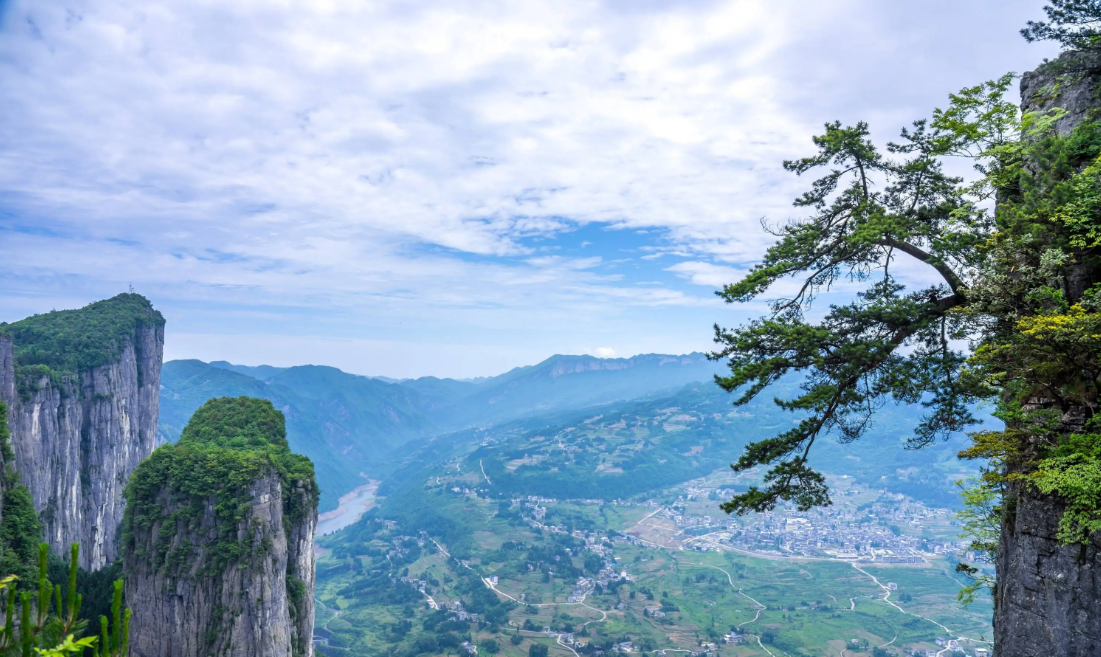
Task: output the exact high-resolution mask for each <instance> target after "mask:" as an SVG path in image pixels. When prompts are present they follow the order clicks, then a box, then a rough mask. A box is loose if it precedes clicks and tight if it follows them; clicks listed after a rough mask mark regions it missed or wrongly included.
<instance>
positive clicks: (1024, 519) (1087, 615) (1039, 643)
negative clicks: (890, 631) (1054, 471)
mask: <svg viewBox="0 0 1101 657" xmlns="http://www.w3.org/2000/svg"><path fill="white" fill-rule="evenodd" d="M1060 60H1062V61H1060ZM1060 60H1057V61H1056V62H1055V66H1054V67H1053V66H1045V67H1041V68H1040V69H1038V70H1037V71H1034V72H1031V73H1026V74H1025V75H1024V76H1023V77H1022V80H1021V99H1022V109H1023V110H1024V111H1026V112H1028V111H1035V110H1041V111H1042V110H1048V109H1051V108H1055V107H1059V108H1063V109H1065V110H1066V113H1065V114H1064V115H1063V116H1062V117H1061V118H1060V119H1059V121H1058V123H1057V124H1056V128H1057V130H1058V131H1059V132H1060V134H1064V135H1065V134H1068V133H1070V132H1071V131H1072V130H1073V129H1074V128H1075V127H1076V126H1077V125H1079V124H1080V123H1081V122H1082V121H1084V120H1086V119H1089V118H1092V116H1093V115H1094V113H1096V112H1097V110H1098V108H1101V98H1099V97H1098V94H1097V91H1096V90H1097V89H1098V88H1099V87H1098V84H1097V79H1096V78H1095V77H1091V76H1089V75H1082V74H1080V73H1074V72H1072V73H1071V74H1070V75H1069V76H1063V77H1062V78H1061V79H1060V76H1059V75H1058V74H1057V73H1058V71H1059V68H1060V66H1062V67H1063V70H1064V71H1065V70H1066V69H1067V68H1068V67H1067V66H1064V65H1066V64H1067V63H1068V61H1069V63H1070V64H1071V65H1072V66H1070V67H1069V68H1072V69H1073V68H1078V69H1081V68H1082V67H1080V66H1073V65H1074V64H1075V62H1074V60H1073V58H1067V57H1064V58H1060ZM1079 270H1081V271H1079ZM1097 280H1098V272H1097V271H1092V270H1086V268H1085V267H1079V268H1077V270H1076V269H1073V268H1072V271H1071V272H1070V274H1069V275H1068V281H1067V285H1066V289H1065V290H1064V292H1065V293H1066V294H1067V295H1068V297H1069V298H1070V299H1072V300H1075V299H1077V298H1079V297H1080V296H1081V293H1082V291H1083V290H1085V289H1086V288H1088V287H1089V286H1091V285H1092V284H1093V283H1094V282H1096V281H1097ZM1081 410H1082V409H1072V410H1071V411H1068V412H1067V413H1066V414H1065V415H1064V418H1063V424H1064V427H1063V430H1064V431H1067V432H1074V431H1080V430H1082V428H1083V427H1082V424H1083V419H1084V417H1085V415H1084V413H1082V412H1080V411H1081ZM1006 501H1007V509H1008V511H1007V513H1005V514H1004V517H1003V519H1002V533H1001V539H1000V543H999V545H998V553H997V564H996V565H997V572H998V583H997V588H996V590H995V592H994V654H995V655H997V656H998V657H1041V656H1042V657H1087V656H1091V657H1092V656H1094V655H1098V654H1101V537H1099V536H1098V535H1094V536H1093V537H1092V540H1091V541H1090V543H1089V544H1088V545H1069V546H1066V545H1063V544H1062V543H1061V542H1060V541H1059V539H1058V538H1057V534H1058V524H1059V519H1060V518H1061V517H1062V515H1063V504H1062V503H1061V501H1060V500H1059V499H1058V498H1057V497H1054V496H1048V495H1041V494H1040V493H1039V492H1038V491H1036V490H1035V489H1031V490H1030V489H1029V487H1027V486H1025V485H1022V484H1019V483H1018V484H1014V485H1012V486H1011V487H1010V489H1009V491H1008V493H1007V495H1006Z"/></svg>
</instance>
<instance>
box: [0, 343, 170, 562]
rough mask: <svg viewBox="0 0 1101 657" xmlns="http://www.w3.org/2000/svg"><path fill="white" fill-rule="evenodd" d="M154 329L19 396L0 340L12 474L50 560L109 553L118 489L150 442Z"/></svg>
mask: <svg viewBox="0 0 1101 657" xmlns="http://www.w3.org/2000/svg"><path fill="white" fill-rule="evenodd" d="M163 350H164V328H163V326H157V327H154V326H149V327H144V328H139V329H137V330H136V331H135V333H134V334H133V336H131V337H130V338H129V340H128V341H127V343H126V345H125V347H124V348H123V350H122V354H121V356H120V358H119V360H118V361H117V362H115V363H111V364H108V365H104V366H101V367H96V368H93V369H90V370H88V371H85V372H80V373H79V374H77V375H75V376H67V377H63V378H62V379H61V381H60V382H59V383H57V382H52V381H51V380H50V379H49V378H48V377H43V378H42V379H41V380H39V381H37V382H36V383H37V388H38V390H36V391H34V392H32V393H31V394H30V396H29V397H27V398H22V397H21V396H20V394H19V391H18V382H17V381H16V377H15V370H14V362H13V358H12V341H11V338H9V337H7V336H0V401H3V402H4V403H5V404H7V406H8V427H9V429H10V430H11V434H12V436H11V442H12V448H13V450H14V452H15V469H16V470H17V471H18V472H19V474H20V477H21V479H22V481H23V483H25V484H26V485H27V487H28V488H29V489H30V491H31V496H32V497H33V499H34V504H35V508H36V509H37V510H38V512H39V514H40V516H41V518H42V521H43V524H44V525H45V528H46V539H47V541H48V542H49V544H50V547H51V548H52V549H53V551H54V552H55V553H56V554H67V553H68V549H69V544H70V543H73V542H79V543H80V544H81V550H80V565H81V567H83V568H85V569H88V570H96V569H99V568H102V567H104V566H105V565H107V564H109V563H111V562H112V561H114V560H115V558H116V557H117V556H118V550H119V546H118V529H119V525H120V524H121V522H122V513H123V488H124V486H125V484H126V481H127V479H129V477H130V473H131V472H133V471H134V468H135V467H137V465H138V463H140V462H141V461H142V460H143V459H145V458H146V457H148V456H149V455H150V454H151V453H152V452H153V448H154V447H156V440H157V413H158V406H159V401H160V377H161V361H162V359H163Z"/></svg>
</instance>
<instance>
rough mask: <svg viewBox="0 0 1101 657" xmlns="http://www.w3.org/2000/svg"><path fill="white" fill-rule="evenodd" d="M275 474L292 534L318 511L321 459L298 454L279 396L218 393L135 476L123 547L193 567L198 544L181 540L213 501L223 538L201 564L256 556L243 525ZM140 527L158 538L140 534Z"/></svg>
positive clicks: (169, 564) (169, 567) (211, 566)
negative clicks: (275, 402) (255, 489)
mask: <svg viewBox="0 0 1101 657" xmlns="http://www.w3.org/2000/svg"><path fill="white" fill-rule="evenodd" d="M272 474H277V475H278V476H279V477H280V480H281V483H282V491H283V512H284V530H285V531H287V532H290V531H291V530H292V529H293V527H294V526H295V525H296V523H297V522H298V521H299V520H301V519H302V518H303V517H305V515H306V514H308V513H312V512H313V510H314V509H316V506H317V484H316V482H315V480H314V473H313V464H312V463H311V462H310V460H309V459H308V458H306V457H304V456H300V455H298V454H293V453H291V451H290V449H289V447H288V446H287V440H286V428H285V425H284V420H283V414H282V413H281V412H279V411H278V410H276V409H275V408H274V407H273V406H272V404H271V402H269V401H267V400H261V399H253V398H249V397H236V398H229V397H223V398H218V399H212V400H210V401H208V402H207V403H206V404H204V405H203V406H202V407H201V408H200V409H199V410H198V411H196V412H195V415H194V416H193V417H192V419H191V421H190V422H189V423H188V425H187V427H185V428H184V431H183V434H182V435H181V437H180V440H179V442H178V443H177V444H175V445H164V446H162V447H160V448H158V449H157V450H156V451H154V452H153V454H152V455H151V456H150V457H149V458H148V459H146V460H145V461H143V462H142V463H141V464H140V465H139V466H138V467H137V468H136V469H135V471H134V474H133V475H132V476H131V477H130V481H129V483H128V484H127V486H126V511H125V514H124V517H123V528H122V538H123V545H124V547H125V548H126V549H127V550H130V551H131V552H132V553H133V554H134V555H135V556H136V557H138V558H148V559H150V560H151V562H152V563H153V564H154V566H155V567H158V568H163V569H165V570H166V571H169V572H179V571H180V570H186V569H189V568H191V567H192V566H193V565H194V564H193V563H192V561H193V555H192V546H191V545H190V544H189V543H187V541H186V540H184V541H179V542H176V543H175V545H174V542H175V538H176V536H177V534H178V532H179V531H180V530H181V529H184V530H186V529H187V528H189V527H192V526H193V525H192V523H194V522H198V520H199V519H200V518H201V517H202V515H203V513H204V510H205V509H206V506H207V505H208V504H209V503H210V501H211V500H212V499H213V500H214V501H215V505H214V514H215V518H216V527H217V536H216V537H215V541H214V543H213V544H212V545H210V546H207V547H206V549H205V553H206V555H207V557H206V562H205V563H203V564H201V568H202V569H205V572H208V573H216V572H221V571H222V570H224V569H225V567H226V566H227V565H229V564H231V563H237V562H238V561H239V560H241V559H242V558H245V557H251V556H253V554H252V553H253V547H252V538H251V537H250V536H243V537H242V536H239V524H240V523H241V522H242V521H244V520H247V518H248V517H249V515H250V514H251V494H250V489H251V487H252V485H253V484H254V483H255V482H256V481H257V480H258V479H260V478H263V477H265V476H269V475H272ZM169 509H174V511H171V512H169ZM139 533H141V534H142V535H147V536H148V537H149V538H150V539H151V540H150V541H145V540H139V539H138V537H137V534H139Z"/></svg>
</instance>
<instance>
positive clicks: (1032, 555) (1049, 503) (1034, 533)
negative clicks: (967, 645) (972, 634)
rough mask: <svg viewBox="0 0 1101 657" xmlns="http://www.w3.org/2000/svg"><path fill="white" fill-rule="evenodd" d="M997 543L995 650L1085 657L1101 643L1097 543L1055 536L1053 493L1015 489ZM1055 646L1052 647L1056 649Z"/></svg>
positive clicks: (1006, 656)
mask: <svg viewBox="0 0 1101 657" xmlns="http://www.w3.org/2000/svg"><path fill="white" fill-rule="evenodd" d="M1014 493H1015V496H1014V497H1015V499H1016V510H1015V513H1011V514H1007V520H1006V522H1005V523H1003V526H1002V537H1001V543H1000V544H999V546H998V558H997V568H998V586H997V590H996V591H995V600H994V654H995V655H998V657H1036V656H1038V655H1044V656H1045V657H1048V656H1050V657H1055V656H1059V657H1087V656H1093V655H1097V654H1098V651H1099V649H1101V648H1099V647H1101V540H1099V539H1098V537H1097V535H1094V537H1093V539H1092V540H1091V541H1090V544H1089V545H1073V546H1064V545H1062V544H1061V543H1060V542H1059V541H1058V540H1057V539H1056V537H1055V536H1056V533H1057V532H1058V524H1059V518H1060V517H1061V516H1062V512H1063V507H1062V505H1061V504H1060V502H1059V500H1058V499H1057V498H1054V497H1051V496H1043V495H1039V494H1037V493H1036V492H1035V491H1028V490H1025V489H1023V488H1018V489H1016V490H1015V491H1014ZM1053 649H1054V651H1053Z"/></svg>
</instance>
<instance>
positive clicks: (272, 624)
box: [123, 470, 317, 657]
mask: <svg viewBox="0 0 1101 657" xmlns="http://www.w3.org/2000/svg"><path fill="white" fill-rule="evenodd" d="M292 494H293V495H302V496H307V493H306V492H305V491H302V490H297V491H295V492H294V493H292ZM249 495H250V497H251V502H250V504H249V510H248V512H247V513H246V514H244V517H243V519H241V520H240V521H239V522H238V523H237V527H236V528H235V534H236V536H237V538H238V540H247V545H248V549H247V550H246V553H245V554H242V555H241V556H240V557H239V558H238V559H236V560H235V561H234V562H233V563H232V564H231V565H229V566H226V567H225V568H224V569H221V570H217V571H212V570H211V568H210V567H209V560H208V558H209V556H210V553H211V549H212V548H213V546H214V545H215V543H216V539H217V536H218V535H219V532H220V531H222V530H223V529H225V528H223V527H220V526H219V521H218V519H217V518H216V516H215V513H214V505H215V504H216V503H217V502H216V500H214V499H211V500H210V501H209V502H208V503H207V504H206V505H205V507H204V509H203V512H202V513H201V515H200V517H199V518H198V519H197V520H196V521H189V520H187V519H183V518H182V516H179V517H180V518H181V519H179V520H177V519H176V518H177V516H175V515H174V514H175V512H176V511H177V510H179V509H180V508H181V503H180V502H179V501H175V500H173V499H172V498H171V497H170V496H169V494H168V493H166V492H163V491H162V493H161V498H160V502H161V504H162V509H163V513H162V514H161V519H160V520H158V521H157V522H155V523H154V524H153V525H152V526H150V527H148V528H146V529H142V530H136V531H135V534H134V541H133V544H132V545H133V550H132V551H131V550H130V549H129V548H127V553H126V554H124V556H123V561H124V564H125V569H126V575H125V578H126V600H127V604H128V605H129V606H130V608H131V609H133V610H134V615H133V618H132V620H131V624H130V628H131V629H130V653H131V655H132V656H133V657H208V656H209V657H217V656H223V655H226V656H228V655H249V656H254V657H284V656H286V657H291V656H306V657H309V656H311V655H312V654H313V645H312V643H311V638H312V635H313V593H314V552H313V530H314V527H315V525H316V523H317V512H316V500H313V501H312V502H311V505H312V507H313V511H312V513H309V514H307V517H306V518H304V519H303V520H302V521H300V522H299V523H297V524H296V525H294V526H290V527H287V526H285V523H284V520H285V518H284V513H283V493H282V484H281V482H280V478H279V475H278V473H276V472H275V471H274V470H272V471H269V472H268V473H267V474H266V475H264V476H262V477H261V478H259V479H257V480H256V481H255V482H254V483H253V485H252V487H251V488H250V489H249ZM185 504H186V503H185ZM166 525H167V526H166ZM158 539H160V540H161V541H164V540H166V539H167V544H166V545H165V544H163V543H162V545H161V547H160V549H162V550H164V549H167V550H169V551H171V550H174V549H182V550H183V552H182V553H184V554H188V555H189V556H188V558H187V559H186V560H185V561H184V563H181V564H178V565H175V566H158V565H157V564H156V563H155V557H154V556H153V555H155V554H157V550H158V546H157V543H158ZM290 577H294V578H296V579H298V580H299V581H301V582H302V583H303V584H304V592H303V594H302V595H301V596H299V597H298V599H297V600H295V599H293V598H294V596H292V595H291V594H290V592H289V591H288V579H289V578H290Z"/></svg>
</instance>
